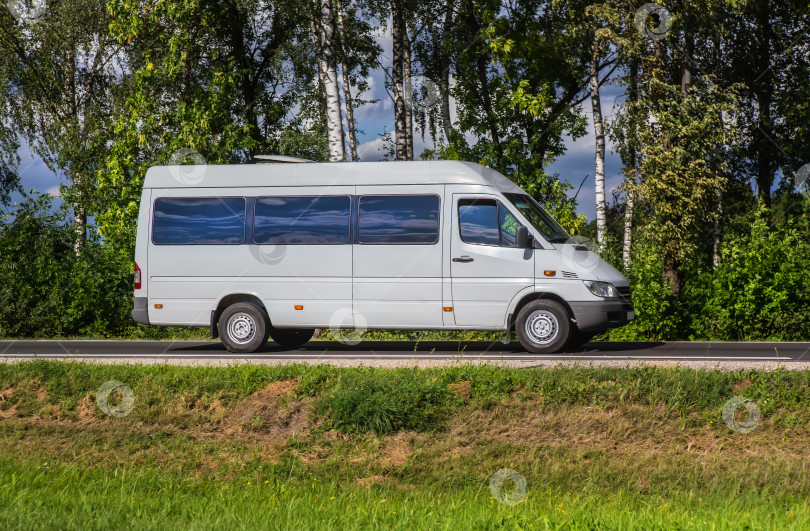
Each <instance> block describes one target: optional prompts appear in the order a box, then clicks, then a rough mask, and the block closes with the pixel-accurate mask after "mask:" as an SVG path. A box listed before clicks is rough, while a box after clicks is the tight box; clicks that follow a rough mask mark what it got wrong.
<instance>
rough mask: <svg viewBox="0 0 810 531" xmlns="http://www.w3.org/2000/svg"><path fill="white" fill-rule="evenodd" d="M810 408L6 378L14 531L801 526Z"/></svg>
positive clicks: (672, 397) (615, 392) (623, 372)
mask: <svg viewBox="0 0 810 531" xmlns="http://www.w3.org/2000/svg"><path fill="white" fill-rule="evenodd" d="M110 380H116V381H120V382H123V383H125V384H126V385H127V386H129V387H130V388H131V389H132V392H133V396H134V402H133V403H132V407H131V410H129V412H128V414H127V415H126V416H123V417H120V418H119V417H116V416H110V415H107V414H105V413H104V412H103V411H102V410H101V409H100V408H99V406H98V404H97V402H96V398H97V397H96V393H97V390H98V389H99V388H100V387H101V386H102V384H103V383H104V382H107V381H110ZM734 396H743V397H746V398H748V399H750V400H752V401H753V403H754V404H756V406H757V407H758V409H759V411H760V413H761V420H760V421H759V423H758V424H757V425H756V427H755V428H754V429H753V431H751V432H750V433H742V432H740V431H734V430H731V429H729V427H728V426H727V425H726V423H725V421H724V419H723V417H722V415H721V410H722V408H723V405H724V404H725V403H726V401H727V400H729V399H730V398H731V397H734ZM808 399H810V373H808V372H797V371H773V372H767V373H766V372H751V371H746V372H737V373H726V372H704V371H692V370H683V369H663V368H639V369H583V368H576V369H554V370H539V369H538V370H511V369H503V368H493V367H472V366H459V367H452V368H442V369H431V370H420V371H416V370H408V369H399V370H387V369H341V368H335V367H331V366H304V365H289V366H235V367H227V368H213V367H212V368H205V367H189V368H184V367H176V366H135V365H133V366H127V365H107V366H103V365H98V366H96V365H89V364H80V363H59V362H49V361H36V362H24V363H17V364H8V365H0V526H2V527H4V528H9V527H12V528H16V527H25V528H30V527H42V528H54V527H58V528H71V527H72V528H78V527H99V528H100V527H110V526H112V525H127V526H128V527H131V526H136V527H150V526H152V527H160V528H163V527H169V526H183V527H192V528H209V527H215V528H230V527H233V526H237V525H238V526H260V527H271V528H289V527H293V526H296V527H303V528H357V527H369V526H385V527H401V528H413V527H417V528H423V527H424V528H428V527H440V528H473V529H474V528H478V529H495V528H514V527H524V528H525V527H537V528H549V529H592V528H603V529H627V528H637V529H655V528H662V529H664V528H681V529H682V528H705V527H715V528H722V529H739V528H744V527H746V526H747V527H749V528H774V529H777V528H779V529H784V528H791V527H792V528H796V529H801V528H807V526H808V525H810V508H808V504H807V500H808V498H809V497H810V483H809V482H807V480H806V473H805V470H806V467H807V465H808V461H810V459H809V458H808V457H807V456H808V455H810V453H809V452H808V450H810V430H808V420H810V412H808V410H807V407H806V404H808ZM120 401H121V397H120V396H118V393H117V392H115V393H112V394H111V395H110V405H111V406H112V411H113V412H115V411H116V410H115V408H116V407H119V406H120V405H121V403H120ZM505 468H508V469H511V470H514V471H515V472H517V473H518V474H520V475H521V476H522V477H523V478H525V484H526V491H525V493H523V492H519V491H515V487H516V484H515V483H514V482H513V481H511V480H507V481H506V482H504V484H503V486H502V489H501V496H506V497H507V498H508V497H509V496H512V497H513V498H514V499H515V500H516V501H520V503H518V504H516V505H508V504H505V503H501V502H500V501H499V500H498V496H497V495H496V494H497V493H493V492H492V491H491V490H490V483H491V479H492V477H493V474H495V473H496V471H498V470H500V469H505ZM502 499H503V498H502Z"/></svg>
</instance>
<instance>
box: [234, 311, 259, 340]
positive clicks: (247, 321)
mask: <svg viewBox="0 0 810 531" xmlns="http://www.w3.org/2000/svg"><path fill="white" fill-rule="evenodd" d="M255 335H256V322H255V321H254V320H253V317H251V316H250V315H248V314H246V313H242V312H239V313H236V314H233V315H232V316H231V318H230V319H228V337H230V338H231V340H232V341H233V342H234V343H238V344H240V345H244V344H245V343H248V342H250V340H251V339H253V337H254V336H255Z"/></svg>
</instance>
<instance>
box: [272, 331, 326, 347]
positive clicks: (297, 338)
mask: <svg viewBox="0 0 810 531" xmlns="http://www.w3.org/2000/svg"><path fill="white" fill-rule="evenodd" d="M314 334H315V329H314V328H271V329H270V337H272V338H273V341H275V342H276V343H278V344H279V345H281V346H282V347H284V348H298V347H300V346H302V345H304V344H305V343H306V342H307V341H309V340H310V339H312V336H313V335H314Z"/></svg>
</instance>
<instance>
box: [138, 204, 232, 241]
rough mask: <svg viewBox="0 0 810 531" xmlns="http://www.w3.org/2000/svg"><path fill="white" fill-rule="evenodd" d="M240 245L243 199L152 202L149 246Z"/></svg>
mask: <svg viewBox="0 0 810 531" xmlns="http://www.w3.org/2000/svg"><path fill="white" fill-rule="evenodd" d="M244 241H245V198H244V197H204V198H196V197H195V198H182V197H162V198H160V199H156V200H155V210H154V217H153V220H152V242H154V243H155V244H157V245H217V244H219V245H237V244H240V243H244Z"/></svg>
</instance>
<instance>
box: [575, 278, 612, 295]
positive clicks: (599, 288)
mask: <svg viewBox="0 0 810 531" xmlns="http://www.w3.org/2000/svg"><path fill="white" fill-rule="evenodd" d="M582 283H583V284H585V287H586V288H588V289H589V290H590V292H591V293H593V294H594V295H596V296H597V297H604V298H606V299H616V298H618V295H617V293H616V288H615V287H614V286H613V284H611V283H610V282H599V281H598V280H583V281H582Z"/></svg>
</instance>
